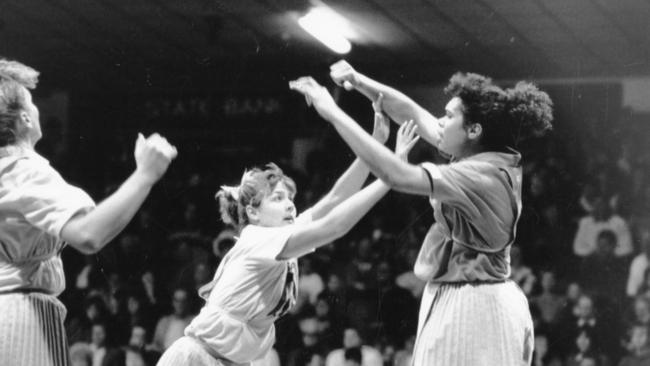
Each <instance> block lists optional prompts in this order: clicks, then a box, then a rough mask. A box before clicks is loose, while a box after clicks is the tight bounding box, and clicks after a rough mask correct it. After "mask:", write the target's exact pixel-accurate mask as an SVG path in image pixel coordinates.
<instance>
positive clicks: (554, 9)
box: [0, 0, 650, 90]
mask: <svg viewBox="0 0 650 366" xmlns="http://www.w3.org/2000/svg"><path fill="white" fill-rule="evenodd" d="M326 4H327V5H328V6H329V7H331V8H332V9H334V10H336V11H338V12H339V13H340V14H342V15H344V16H345V17H346V18H347V19H348V20H349V21H350V23H351V24H352V27H353V30H354V33H355V35H354V39H353V40H352V41H353V50H352V52H351V53H350V54H348V55H346V57H345V58H347V59H349V60H350V61H351V62H352V63H353V64H355V65H361V66H360V67H363V68H364V70H366V71H370V72H374V73H380V72H381V73H384V74H385V75H386V77H388V78H391V77H392V78H403V79H404V80H405V81H408V82H418V81H427V80H437V79H441V78H446V77H448V75H449V73H450V72H451V71H454V70H468V71H476V72H481V73H486V74H489V75H492V76H494V77H498V78H514V77H528V78H589V77H621V76H639V75H645V76H647V75H650V58H649V57H650V56H649V55H650V22H649V20H650V0H354V1H352V0H349V1H343V0H335V1H327V2H326ZM310 5H311V4H310V2H309V1H298V0H232V1H224V0H183V1H181V0H177V1H173V0H138V1H133V0H0V55H2V56H4V57H8V58H12V59H18V60H21V61H23V62H25V63H29V64H31V65H33V66H34V67H36V68H38V69H39V70H41V71H42V72H43V78H42V79H43V82H45V83H48V84H51V85H55V86H63V87H67V88H79V89H83V88H88V89H96V88H110V89H111V90H114V89H119V88H136V89H141V88H154V89H155V88H169V87H178V86H179V85H180V86H182V87H191V86H194V85H196V86H201V85H209V84H214V83H221V84H222V85H230V86H233V85H239V84H242V85H247V86H250V83H254V82H256V81H260V83H263V82H264V80H267V79H269V78H273V76H271V75H281V76H282V77H283V78H286V77H291V76H293V75H294V74H296V73H303V72H309V70H311V69H314V70H315V69H318V70H322V71H323V72H325V71H327V70H326V68H325V66H326V65H327V64H329V63H331V62H333V61H335V60H337V59H338V58H340V56H337V55H335V54H333V53H332V52H330V51H328V50H327V49H326V48H324V47H323V46H321V45H320V44H319V43H318V42H316V41H315V40H314V39H312V38H311V36H309V35H308V34H307V33H305V32H304V31H303V30H302V29H301V28H300V27H299V26H298V24H297V22H296V19H297V17H298V16H299V15H301V14H304V12H305V11H306V10H307V9H308V8H309V6H310Z"/></svg>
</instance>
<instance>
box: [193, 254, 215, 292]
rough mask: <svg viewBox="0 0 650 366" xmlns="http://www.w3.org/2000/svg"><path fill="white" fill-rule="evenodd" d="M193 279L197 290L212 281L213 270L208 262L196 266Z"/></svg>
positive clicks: (200, 262) (201, 262)
mask: <svg viewBox="0 0 650 366" xmlns="http://www.w3.org/2000/svg"><path fill="white" fill-rule="evenodd" d="M193 279H194V285H195V286H196V287H197V288H198V287H199V286H203V285H205V284H206V283H208V282H210V281H211V280H212V268H210V265H209V264H208V263H207V262H206V261H199V262H198V263H196V264H195V265H194V273H193Z"/></svg>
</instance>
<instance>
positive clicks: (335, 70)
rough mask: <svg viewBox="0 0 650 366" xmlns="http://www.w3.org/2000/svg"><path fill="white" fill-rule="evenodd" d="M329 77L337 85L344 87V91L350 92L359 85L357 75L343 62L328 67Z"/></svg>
mask: <svg viewBox="0 0 650 366" xmlns="http://www.w3.org/2000/svg"><path fill="white" fill-rule="evenodd" d="M330 76H331V77H332V80H334V82H335V83H336V84H337V85H339V86H342V87H344V88H345V90H352V89H354V87H356V86H357V85H358V84H359V73H358V72H357V71H356V70H355V69H354V68H352V66H351V65H350V64H349V63H347V61H345V60H341V61H339V62H336V63H335V64H333V65H332V66H330Z"/></svg>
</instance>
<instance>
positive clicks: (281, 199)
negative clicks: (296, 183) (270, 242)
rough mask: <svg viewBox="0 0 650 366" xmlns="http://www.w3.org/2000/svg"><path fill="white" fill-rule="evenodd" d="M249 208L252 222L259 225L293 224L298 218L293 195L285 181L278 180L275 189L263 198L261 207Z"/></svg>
mask: <svg viewBox="0 0 650 366" xmlns="http://www.w3.org/2000/svg"><path fill="white" fill-rule="evenodd" d="M249 208H250V212H249V214H248V216H249V218H250V221H251V223H253V224H255V225H259V226H265V227H278V226H285V225H290V224H293V222H294V221H295V219H296V206H295V205H294V204H293V195H292V194H291V191H289V189H288V188H287V186H286V185H285V184H284V182H278V184H276V185H275V188H274V189H273V191H271V193H270V194H268V195H266V196H265V197H264V198H263V199H262V202H261V203H260V206H259V207H257V208H252V207H249Z"/></svg>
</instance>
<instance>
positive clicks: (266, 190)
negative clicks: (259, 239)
mask: <svg viewBox="0 0 650 366" xmlns="http://www.w3.org/2000/svg"><path fill="white" fill-rule="evenodd" d="M279 182H283V183H284V184H285V185H286V186H287V188H288V189H289V192H290V194H291V197H292V198H293V196H295V194H296V183H295V182H294V181H293V179H291V178H290V177H288V176H286V175H284V173H283V172H282V170H281V169H280V168H279V167H278V166H277V165H275V164H273V163H269V164H267V165H266V167H265V169H264V170H262V169H260V168H253V169H251V170H248V171H246V172H244V175H243V177H242V180H241V183H240V185H239V186H235V187H225V186H223V187H221V189H220V190H219V191H218V192H217V194H216V195H215V198H216V199H217V201H218V202H219V211H220V212H221V220H222V221H223V222H224V223H225V224H228V225H232V226H234V227H235V228H237V229H238V230H241V229H242V228H243V227H244V226H246V225H248V223H249V221H248V215H246V207H247V206H249V205H251V206H253V207H259V205H260V203H261V202H262V198H264V197H265V196H266V195H268V194H270V193H271V192H272V191H273V189H275V186H276V185H277V184H278V183H279Z"/></svg>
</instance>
